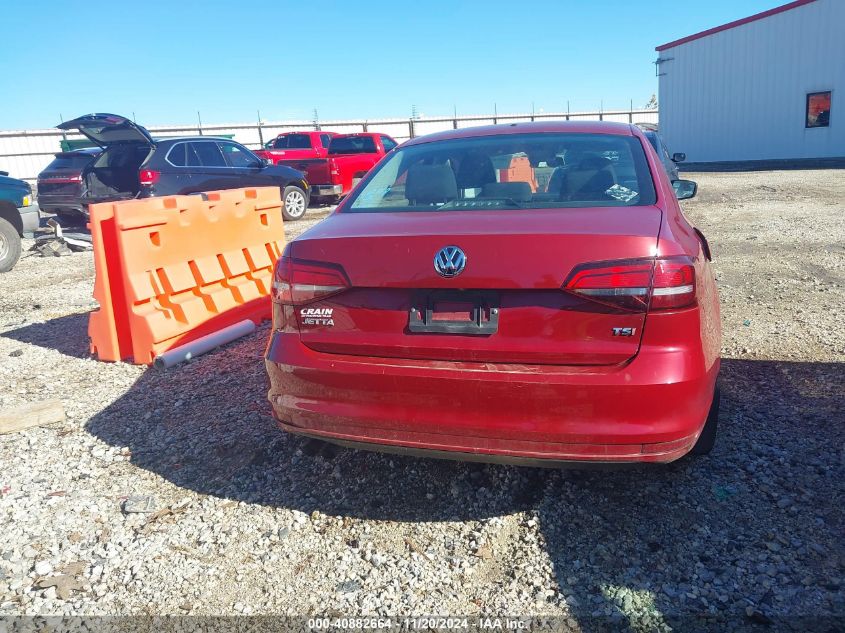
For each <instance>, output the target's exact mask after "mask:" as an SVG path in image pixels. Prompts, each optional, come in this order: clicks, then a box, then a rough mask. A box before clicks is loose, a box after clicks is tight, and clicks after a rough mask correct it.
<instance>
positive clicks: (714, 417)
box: [690, 385, 722, 455]
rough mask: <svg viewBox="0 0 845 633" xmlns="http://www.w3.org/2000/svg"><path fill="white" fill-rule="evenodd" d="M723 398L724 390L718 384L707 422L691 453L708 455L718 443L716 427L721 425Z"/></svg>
mask: <svg viewBox="0 0 845 633" xmlns="http://www.w3.org/2000/svg"><path fill="white" fill-rule="evenodd" d="M721 400H722V390H721V389H719V385H716V390H715V391H714V392H713V402H712V404H711V405H710V411H709V413H708V414H707V422H705V423H704V429H703V430H702V431H701V435H699V436H698V441H697V442H696V443H695V446H693V447H692V450H691V451H690V454H692V455H707V454H708V453H709V452H710V451H712V450H713V445H714V444H716V427H718V425H719V404H720V402H721Z"/></svg>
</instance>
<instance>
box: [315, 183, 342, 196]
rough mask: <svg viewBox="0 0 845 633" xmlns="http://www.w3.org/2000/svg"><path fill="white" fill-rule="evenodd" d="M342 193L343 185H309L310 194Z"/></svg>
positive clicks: (336, 194) (328, 194)
mask: <svg viewBox="0 0 845 633" xmlns="http://www.w3.org/2000/svg"><path fill="white" fill-rule="evenodd" d="M342 193H343V185H311V195H312V196H315V197H317V196H339V195H341V194H342Z"/></svg>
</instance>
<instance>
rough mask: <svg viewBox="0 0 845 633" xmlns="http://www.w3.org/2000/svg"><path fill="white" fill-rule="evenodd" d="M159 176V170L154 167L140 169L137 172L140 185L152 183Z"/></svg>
mask: <svg viewBox="0 0 845 633" xmlns="http://www.w3.org/2000/svg"><path fill="white" fill-rule="evenodd" d="M159 178H161V172H160V171H156V170H154V169H142V170H141V171H139V172H138V182H140V183H141V184H142V185H146V186H150V185H154V184H156V183H157V182H158V179H159Z"/></svg>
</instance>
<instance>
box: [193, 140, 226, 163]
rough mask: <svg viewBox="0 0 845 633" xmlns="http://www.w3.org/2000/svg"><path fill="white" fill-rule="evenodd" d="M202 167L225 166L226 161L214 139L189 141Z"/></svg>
mask: <svg viewBox="0 0 845 633" xmlns="http://www.w3.org/2000/svg"><path fill="white" fill-rule="evenodd" d="M191 146H192V147H193V149H194V152H196V155H197V157H198V158H199V165H201V166H202V167H225V166H226V161H225V160H224V158H223V154H222V153H221V152H220V148H219V147H217V143H215V142H214V141H200V142H195V143H191Z"/></svg>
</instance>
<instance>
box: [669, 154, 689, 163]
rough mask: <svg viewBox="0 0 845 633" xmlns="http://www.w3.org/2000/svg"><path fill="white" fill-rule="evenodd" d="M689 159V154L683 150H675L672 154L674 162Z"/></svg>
mask: <svg viewBox="0 0 845 633" xmlns="http://www.w3.org/2000/svg"><path fill="white" fill-rule="evenodd" d="M686 159H687V155H686V154H684V153H683V152H675V153H674V154H672V162H673V163H682V162H684V161H685V160H686Z"/></svg>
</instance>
